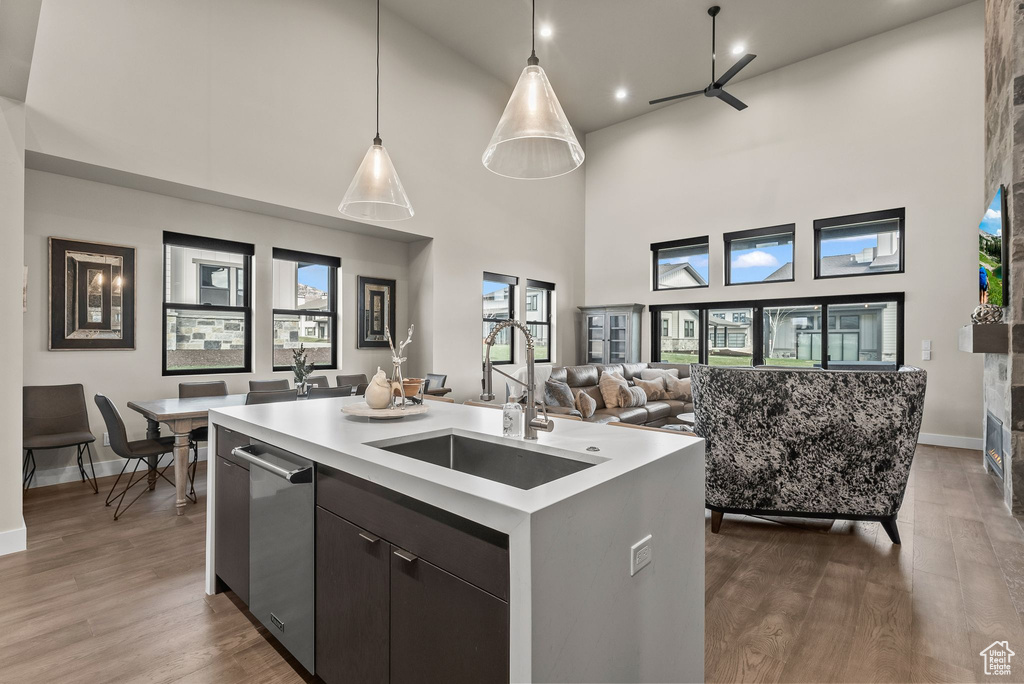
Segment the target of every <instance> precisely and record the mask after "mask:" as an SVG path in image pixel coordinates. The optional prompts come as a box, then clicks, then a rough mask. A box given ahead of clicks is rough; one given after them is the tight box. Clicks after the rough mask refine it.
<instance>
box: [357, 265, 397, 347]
mask: <svg viewBox="0 0 1024 684" xmlns="http://www.w3.org/2000/svg"><path fill="white" fill-rule="evenodd" d="M358 281H359V308H358V311H359V337H358V338H357V339H356V348H357V349H368V348H374V347H385V348H386V347H388V346H389V345H388V338H387V335H386V334H385V332H384V330H385V326H387V327H388V328H389V329H390V330H394V329H395V281H394V280H385V279H383V278H367V277H365V276H359V278H358Z"/></svg>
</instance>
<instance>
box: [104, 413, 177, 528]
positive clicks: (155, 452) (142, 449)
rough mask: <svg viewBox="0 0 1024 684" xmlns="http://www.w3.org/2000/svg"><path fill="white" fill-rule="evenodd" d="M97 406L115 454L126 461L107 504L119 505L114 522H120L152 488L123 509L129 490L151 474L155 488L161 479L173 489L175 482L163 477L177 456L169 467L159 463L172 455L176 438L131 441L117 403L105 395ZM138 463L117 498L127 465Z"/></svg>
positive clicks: (145, 489) (111, 490)
mask: <svg viewBox="0 0 1024 684" xmlns="http://www.w3.org/2000/svg"><path fill="white" fill-rule="evenodd" d="M96 405H97V406H98V407H99V409H100V414H101V415H102V416H103V422H104V423H105V424H106V426H107V434H108V435H109V437H110V448H111V449H112V450H113V452H114V453H115V454H117V455H118V456H120V457H121V458H123V459H124V466H122V467H121V472H120V473H119V474H118V476H117V479H116V480H114V484H113V485H111V487H110V493H109V494H107V501H106V505H107V506H109V505H110V504H112V503H114V502H115V501H116V502H117V508H115V509H114V520H117V519H118V518H120V517H121V515H123V514H124V512H125V511H127V510H128V509H129V508H131V507H132V504H134V503H135V502H136V501H138V500H139V497H141V496H142V495H143V494H145V493H146V492H147V491H149V489H150V488H149V487H143V489H142V491H141V492H139V494H138V496H136V497H135V498H134V499H132V500H131V501H130V502H128V505H127V506H124V498H125V496H126V495H127V494H128V491H129V490H130V489H132V488H133V487H135V486H136V485H138V484H139V483H141V482H144V481H146V480H147V479H148V477H147V476H148V475H150V474H151V473H152V474H153V485H154V486H155V485H156V478H157V477H162V478H164V480H167V483H168V484H170V485H171V486H172V487H173V486H174V483H173V482H171V480H170V479H168V477H167V476H166V475H165V474H164V472H165V471H166V470H167V469H168V468H170V467H171V466H172V465H174V457H173V456H171V459H170V460H169V461H168V463H167V465H165V466H164V467H163V469H161V468H160V460H161V459H162V458H163V457H164V455H165V454H173V452H174V437H160V438H159V439H136V440H131V441H129V439H128V432H127V430H125V427H124V420H122V419H121V413H120V412H119V411H118V410H117V407H116V406H114V402H112V401H110V399H108V398H107V397H105V396H104V395H102V394H97V395H96ZM132 461H135V467H134V468H132V472H131V474H130V475H129V476H128V484H126V485H125V487H124V489H123V490H122V491H121V493H120V494H118V495H116V496H115V495H114V491H115V490H116V489H117V485H118V483H119V482H120V481H121V477H122V476H123V475H124V473H125V471H126V470H127V469H128V464H129V463H131V462H132ZM143 461H145V462H146V469H145V471H144V472H143V473H142V474H141V475H139V477H138V479H136V477H135V475H136V473H137V472H138V470H139V466H140V465H141V464H142V462H143Z"/></svg>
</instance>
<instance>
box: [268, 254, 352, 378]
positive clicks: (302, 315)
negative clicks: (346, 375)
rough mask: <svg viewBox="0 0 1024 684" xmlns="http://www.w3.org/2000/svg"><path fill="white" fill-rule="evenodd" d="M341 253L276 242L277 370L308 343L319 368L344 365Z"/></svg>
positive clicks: (311, 360) (286, 365)
mask: <svg viewBox="0 0 1024 684" xmlns="http://www.w3.org/2000/svg"><path fill="white" fill-rule="evenodd" d="M340 268H341V259H339V258H338V257H332V256H323V255H320V254H310V253H308V252H296V251H294V250H290V249H280V248H277V247H275V248H274V314H273V315H274V370H287V369H289V368H290V367H291V363H292V351H293V350H295V349H297V348H298V347H299V345H302V346H303V348H304V349H305V350H306V359H307V360H308V362H309V363H312V364H313V366H314V367H315V368H320V369H330V368H337V367H338V337H339V335H338V270H339V269H340Z"/></svg>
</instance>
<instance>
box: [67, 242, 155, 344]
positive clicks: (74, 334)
mask: <svg viewBox="0 0 1024 684" xmlns="http://www.w3.org/2000/svg"><path fill="white" fill-rule="evenodd" d="M48 262H49V269H50V278H49V283H50V291H49V297H48V300H49V316H48V325H49V333H50V334H49V349H50V350H51V351H96V350H110V349H135V248H134V247H125V246H122V245H110V244H105V243H102V242H84V241H81V240H72V239H68V238H56V237H51V238H49V258H48Z"/></svg>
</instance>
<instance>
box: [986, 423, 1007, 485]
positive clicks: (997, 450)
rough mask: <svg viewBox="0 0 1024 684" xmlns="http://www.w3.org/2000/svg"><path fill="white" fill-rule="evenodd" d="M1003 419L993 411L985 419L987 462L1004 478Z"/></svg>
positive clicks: (1000, 477) (998, 475)
mask: <svg viewBox="0 0 1024 684" xmlns="http://www.w3.org/2000/svg"><path fill="white" fill-rule="evenodd" d="M1003 453H1004V452H1003V421H1001V420H999V419H998V418H996V417H995V416H993V415H992V414H991V413H989V414H988V416H987V420H986V421H985V462H986V463H987V464H988V467H989V468H991V469H992V472H994V473H995V474H996V476H997V477H999V479H1000V480H1002V479H1003Z"/></svg>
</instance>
